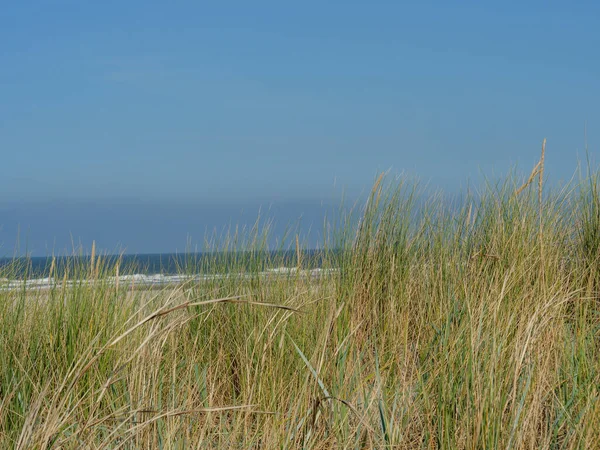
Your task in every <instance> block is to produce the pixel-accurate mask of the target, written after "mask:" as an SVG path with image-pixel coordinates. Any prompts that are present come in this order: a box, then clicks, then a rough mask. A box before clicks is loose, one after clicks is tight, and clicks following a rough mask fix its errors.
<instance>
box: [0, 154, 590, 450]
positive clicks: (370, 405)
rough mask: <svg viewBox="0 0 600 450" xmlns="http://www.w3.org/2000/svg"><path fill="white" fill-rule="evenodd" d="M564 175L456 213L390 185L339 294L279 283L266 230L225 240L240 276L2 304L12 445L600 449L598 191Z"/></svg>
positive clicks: (338, 223) (298, 280)
mask: <svg viewBox="0 0 600 450" xmlns="http://www.w3.org/2000/svg"><path fill="white" fill-rule="evenodd" d="M543 175H544V174H543V157H542V161H541V162H540V164H539V165H538V166H536V168H535V169H534V171H533V172H532V175H531V177H530V178H529V180H526V179H525V180H521V179H520V177H518V176H516V175H509V176H507V177H506V179H505V180H504V181H502V182H501V183H493V184H491V183H488V184H487V185H485V186H483V187H481V189H479V190H478V191H473V192H464V193H463V195H462V196H461V197H460V198H458V199H455V200H454V201H453V202H448V201H447V200H446V199H444V198H443V197H442V196H437V195H434V196H429V197H427V198H423V197H422V194H421V193H420V192H421V191H420V189H419V187H418V184H415V183H412V182H409V181H406V180H404V179H402V178H400V179H391V178H390V177H382V178H380V179H379V180H377V182H376V184H375V186H374V188H373V190H372V192H371V195H370V197H369V199H368V201H367V202H366V203H365V204H364V205H359V206H357V207H355V208H354V209H352V210H351V211H350V212H347V213H344V214H343V215H342V216H340V217H336V218H335V220H333V219H332V220H331V221H330V224H329V225H328V230H329V231H328V236H326V237H324V249H323V250H322V252H321V254H320V265H321V268H323V269H332V270H329V271H326V270H322V271H321V272H320V273H319V274H318V276H316V275H315V276H307V272H306V271H304V270H291V271H289V272H287V273H284V275H283V276H282V275H281V274H279V275H278V276H276V277H275V276H274V277H268V276H265V275H264V274H262V275H261V274H260V267H262V266H264V264H265V263H268V265H270V266H273V267H277V266H278V265H279V262H278V261H277V260H276V258H277V256H276V255H274V254H272V253H270V252H267V251H266V245H267V244H266V243H267V242H268V238H269V236H268V229H260V228H256V229H254V230H252V231H248V233H246V234H245V235H244V234H243V233H241V232H240V233H237V234H236V233H233V234H230V235H224V236H223V237H222V238H220V239H216V240H209V241H208V242H207V244H206V246H205V247H206V248H205V249H206V250H211V251H228V250H230V249H231V248H239V247H240V243H241V244H242V246H243V248H244V250H246V251H245V252H244V253H241V255H243V256H240V258H239V260H235V259H234V263H233V266H231V263H230V266H229V267H228V272H229V273H231V274H232V275H231V276H229V277H221V278H214V279H207V280H204V281H201V282H198V281H190V282H184V283H180V284H177V285H170V286H163V287H161V288H160V289H154V290H145V289H134V288H132V287H131V286H130V285H128V284H125V283H122V284H121V285H118V284H115V283H114V282H112V281H110V280H111V278H110V277H113V276H114V275H115V273H116V272H117V271H119V270H120V273H121V274H123V273H126V272H127V269H126V268H123V267H119V261H118V259H104V258H99V257H92V258H89V260H87V261H88V262H86V263H85V264H84V263H80V264H79V265H74V266H73V267H72V268H71V269H70V272H69V273H68V274H66V273H65V274H64V280H66V279H67V278H69V279H71V280H72V279H74V280H81V281H83V280H87V279H93V280H95V282H94V283H84V282H81V283H74V284H73V283H71V284H67V283H66V282H61V281H60V280H59V281H58V282H57V283H56V284H55V285H54V286H53V287H52V288H50V289H47V290H26V289H12V290H2V291H0V329H1V335H0V448H7V449H8V448H18V449H32V448H35V449H48V448H68V449H71V448H73V449H75V448H94V449H103V448H110V449H113V448H126V449H128V448H140V449H149V448H160V449H163V448H164V449H188V448H265V449H275V448H307V449H328V448H353V449H354V448H357V449H358V448H415V449H433V448H447V449H454V448H456V449H462V448H465V449H484V448H487V449H493V448H507V449H512V448H514V449H518V448H553V449H563V448H564V449H579V448H598V447H599V446H600V444H598V443H599V442H600V293H599V290H600V259H599V256H600V198H599V195H598V194H599V193H598V181H599V177H598V175H597V174H594V173H587V174H583V175H581V176H579V177H577V179H576V180H575V181H572V182H570V183H569V184H568V185H567V186H564V187H562V188H555V189H554V190H553V189H550V187H548V186H544V185H543V182H542V181H543ZM523 181H525V184H523ZM296 246H297V250H298V252H297V258H298V266H299V267H300V266H302V267H304V266H306V265H307V264H306V262H305V261H302V258H303V248H302V247H303V245H302V242H301V240H300V241H297V242H296V241H295V240H294V243H293V245H292V247H296ZM268 258H271V259H273V260H269V261H265V259H268ZM218 264H220V263H219V262H218V260H217V259H215V262H214V265H213V266H212V267H207V266H206V264H205V263H203V264H202V265H200V266H199V267H197V268H196V270H197V271H208V270H211V271H216V272H218V271H219V268H218V267H215V265H218ZM3 271H4V273H2V274H0V278H6V279H12V278H14V277H15V275H14V274H15V273H16V270H15V268H14V267H12V268H11V266H7V267H5V268H4V269H3ZM242 275H243V276H242Z"/></svg>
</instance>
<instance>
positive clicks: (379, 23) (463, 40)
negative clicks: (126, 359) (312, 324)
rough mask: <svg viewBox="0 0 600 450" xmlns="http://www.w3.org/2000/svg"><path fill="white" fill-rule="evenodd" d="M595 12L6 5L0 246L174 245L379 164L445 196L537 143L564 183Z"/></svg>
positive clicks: (349, 187)
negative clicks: (544, 144)
mask: <svg viewBox="0 0 600 450" xmlns="http://www.w3.org/2000/svg"><path fill="white" fill-rule="evenodd" d="M599 21H600V5H598V4H597V2H579V3H577V4H576V5H569V4H567V2H560V3H559V2H512V1H507V2H502V3H499V2H493V3H492V2H485V3H484V2H454V1H446V2H414V3H405V2H376V1H371V2H364V1H363V2H352V1H348V2H312V1H304V2H294V3H292V2H258V1H257V2H212V4H209V3H208V2H176V1H175V2H168V3H167V2H151V1H144V2H141V1H126V2H122V1H119V2H117V1H104V2H89V1H52V2H50V1H48V2H41V1H40V2H26V1H23V2H11V3H10V4H5V5H3V6H2V10H1V11H0V57H1V58H2V64H1V65H0V98H1V99H2V101H1V102H0V148H1V149H2V159H1V164H0V227H1V228H0V254H2V253H5V254H6V253H11V251H12V248H13V247H14V244H15V239H16V229H17V228H20V229H21V238H23V233H24V230H27V233H26V234H27V235H28V239H29V242H30V248H32V251H33V252H34V254H45V253H46V252H47V251H48V249H49V248H50V249H51V248H64V247H65V246H69V245H70V236H71V235H72V236H74V237H75V240H77V239H78V238H81V239H82V241H84V243H86V242H87V241H89V240H90V239H94V234H101V235H102V238H101V239H100V238H98V239H100V241H101V244H102V246H103V247H104V248H107V249H113V248H115V246H117V245H122V246H123V247H124V248H125V249H126V250H127V251H131V252H153V251H172V250H175V249H176V248H177V249H179V250H181V249H182V247H183V246H184V245H185V242H186V239H187V238H188V235H191V236H192V237H195V238H196V239H201V238H202V235H203V234H204V229H205V228H207V227H208V228H211V227H217V228H218V227H220V226H223V225H225V224H226V223H228V222H229V221H232V220H233V221H235V220H238V219H239V220H244V221H245V220H247V218H246V216H247V215H248V214H249V213H248V211H257V210H258V208H259V207H260V205H263V207H264V206H265V205H273V204H276V205H278V206H277V208H276V209H277V211H278V214H279V215H280V221H281V222H284V221H287V220H289V219H290V218H293V217H298V216H300V215H302V214H304V215H305V216H309V217H319V214H320V211H321V210H322V208H323V204H332V203H335V202H336V199H337V198H338V197H339V195H340V193H341V191H342V189H344V190H345V191H346V192H347V193H348V194H349V195H350V196H355V195H358V194H359V193H360V192H363V191H364V190H365V189H368V187H369V186H370V184H371V183H372V181H373V179H374V177H375V176H376V174H377V173H378V171H380V170H388V169H390V170H391V171H392V172H402V171H404V172H407V173H409V174H412V175H416V176H418V177H419V178H420V179H422V180H423V181H424V182H429V183H430V184H431V185H432V186H437V187H441V188H444V189H445V190H447V191H451V192H453V191H458V190H460V189H461V187H464V185H465V184H466V183H467V180H471V181H475V182H476V181H477V180H479V179H480V175H481V174H482V173H483V174H486V175H490V176H491V175H493V174H496V175H503V174H505V173H507V171H508V170H509V168H510V167H512V166H514V165H515V164H517V165H518V166H519V167H521V168H522V170H523V171H524V172H528V171H529V170H530V168H531V166H532V165H533V164H534V163H535V161H536V159H537V158H538V154H539V147H540V143H541V140H542V138H544V137H546V138H548V148H547V166H546V167H547V173H548V176H549V177H550V179H551V180H555V181H558V180H561V179H568V178H570V176H571V175H572V174H573V172H574V171H575V169H576V165H577V161H578V158H579V159H581V158H584V151H583V147H584V124H585V123H587V134H588V142H589V146H590V150H591V152H592V154H594V151H595V149H596V147H597V143H598V130H599V128H600V112H599V108H598V105H600V86H599V83H598V80H600V61H598V58H597V57H596V54H597V49H598V48H600V30H599V29H598V26H597V24H598V23H600V22H599ZM174 208H175V209H174ZM214 208H217V209H218V210H219V211H221V212H220V213H218V214H217V213H216V212H215V209H214ZM175 210H176V211H177V212H174V211H175ZM149 211H150V212H149ZM242 211H244V212H242ZM168 214H171V217H177V219H176V220H172V221H168V220H167V221H164V222H165V223H163V219H164V217H166V216H167V215H168ZM240 214H241V216H240ZM90 217H93V218H94V220H95V222H94V221H91V220H90ZM161 217H162V218H163V219H161ZM240 217H242V219H240ZM173 222H175V224H174V223H173ZM159 223H162V225H161V226H160V227H159V226H158V225H157V224H159ZM94 224H95V225H94ZM140 224H142V226H143V224H152V226H149V229H151V230H153V231H152V232H150V231H148V230H146V231H148V232H147V233H146V232H145V233H140V232H139V228H140ZM136 230H137V231H136ZM94 231H95V233H94ZM141 235H143V236H141ZM142 237H143V239H142Z"/></svg>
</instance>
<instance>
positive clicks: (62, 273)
mask: <svg viewBox="0 0 600 450" xmlns="http://www.w3.org/2000/svg"><path fill="white" fill-rule="evenodd" d="M338 256H339V252H336V251H327V252H326V251H323V250H304V251H301V253H300V255H298V253H297V252H296V251H294V250H277V251H266V250H261V251H254V252H252V251H239V252H237V251H236V252H207V253H160V254H158V253H157V254H129V255H127V254H125V255H99V256H95V257H94V259H93V260H92V256H91V255H69V256H58V257H13V258H7V257H4V258H0V290H11V289H17V288H22V287H25V288H38V289H47V288H51V287H53V286H55V285H57V284H59V283H64V282H65V280H66V281H67V282H68V283H71V284H73V283H81V282H82V281H83V282H88V283H91V282H93V281H94V280H93V278H94V276H93V274H94V273H103V274H104V275H105V276H104V278H105V279H108V280H109V281H112V282H115V283H117V282H121V283H127V282H132V283H136V284H137V285H138V286H156V285H164V284H171V283H178V282H183V281H187V280H207V279H215V278H223V277H228V276H236V277H240V276H242V277H251V276H256V275H259V276H260V275H264V276H290V275H300V276H308V277H320V276H323V275H324V274H326V273H332V272H334V271H336V269H335V268H334V267H333V266H332V265H335V264H336V263H335V261H336V258H337V257H338ZM117 265H118V267H119V269H118V271H117V270H116V267H117Z"/></svg>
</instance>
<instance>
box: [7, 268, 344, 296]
mask: <svg viewBox="0 0 600 450" xmlns="http://www.w3.org/2000/svg"><path fill="white" fill-rule="evenodd" d="M338 271H339V269H321V268H316V269H310V270H308V269H298V268H297V267H277V268H274V269H268V270H265V271H264V272H259V273H224V274H197V275H164V274H154V275H146V274H140V273H137V274H131V275H120V276H119V277H115V276H112V277H106V278H104V279H99V280H93V279H85V280H67V281H63V280H62V279H55V278H49V277H47V278H33V279H29V280H8V279H6V278H3V279H0V291H7V290H16V289H23V288H25V289H28V290H30V289H32V290H33V289H38V290H44V289H52V288H54V287H62V285H63V283H65V284H66V286H69V287H71V286H77V285H91V284H95V283H103V282H104V283H109V284H111V285H116V284H117V282H118V283H119V285H120V286H123V287H125V286H127V287H132V286H133V287H135V286H137V287H153V286H163V285H169V284H181V283H185V282H194V281H195V282H201V281H214V280H220V279H227V278H230V279H251V278H255V277H257V276H258V277H264V278H273V277H275V278H283V277H289V276H291V275H294V276H300V277H307V278H320V277H323V276H327V275H331V274H334V273H337V272H338Z"/></svg>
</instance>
